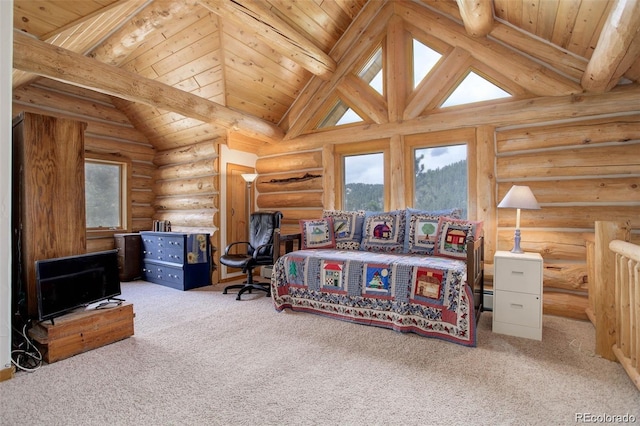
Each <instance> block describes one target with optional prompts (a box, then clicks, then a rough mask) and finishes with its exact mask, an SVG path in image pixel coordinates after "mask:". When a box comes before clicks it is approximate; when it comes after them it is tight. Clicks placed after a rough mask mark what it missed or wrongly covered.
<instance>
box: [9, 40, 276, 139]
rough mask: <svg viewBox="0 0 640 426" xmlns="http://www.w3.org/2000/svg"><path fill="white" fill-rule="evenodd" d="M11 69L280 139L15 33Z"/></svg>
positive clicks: (258, 125)
mask: <svg viewBox="0 0 640 426" xmlns="http://www.w3.org/2000/svg"><path fill="white" fill-rule="evenodd" d="M13 35H14V67H15V68H18V69H21V70H23V71H28V72H32V73H34V74H38V75H42V76H46V77H49V78H53V79H55V80H59V81H65V82H69V83H71V84H74V85H79V86H82V87H85V88H91V89H93V90H96V91H98V92H101V93H106V94H109V95H112V96H116V97H119V98H123V99H126V100H129V101H133V102H140V103H144V104H146V105H151V106H155V107H158V108H162V109H167V110H170V111H175V112H179V113H181V114H183V115H185V116H187V117H192V118H197V119H198V120H201V121H203V122H206V123H216V124H217V125H221V126H223V127H226V128H231V129H233V130H235V131H240V132H243V133H247V134H249V135H250V136H252V137H256V138H258V139H261V140H265V141H267V142H273V141H278V140H282V138H283V136H284V132H283V131H282V129H280V128H279V127H277V126H276V125H274V124H273V123H269V122H266V121H264V120H261V119H258V118H256V117H252V116H250V115H248V114H243V113H241V112H239V111H235V110H232V109H229V108H227V107H224V106H222V105H219V104H216V103H214V102H211V101H207V100H205V99H202V98H199V97H198V96H195V95H192V94H190V93H186V92H183V91H181V90H178V89H174V88H173V87H170V86H167V85H165V84H162V83H159V82H156V81H153V80H148V79H144V78H141V77H140V76H138V75H136V74H134V73H131V72H128V71H125V70H121V69H119V68H116V67H113V66H110V65H107V64H103V63H102V62H99V61H96V60H94V59H91V58H86V57H84V56H82V55H80V54H77V53H74V52H71V51H68V50H66V49H62V48H59V47H58V48H57V47H54V46H51V45H50V44H47V43H45V42H41V41H39V40H36V39H34V38H32V37H29V36H28V35H26V34H24V33H22V32H20V31H14V34H13Z"/></svg>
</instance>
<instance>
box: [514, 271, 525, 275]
mask: <svg viewBox="0 0 640 426" xmlns="http://www.w3.org/2000/svg"><path fill="white" fill-rule="evenodd" d="M511 273H512V274H518V275H522V274H524V272H522V271H511Z"/></svg>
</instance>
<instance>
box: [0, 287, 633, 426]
mask: <svg viewBox="0 0 640 426" xmlns="http://www.w3.org/2000/svg"><path fill="white" fill-rule="evenodd" d="M221 289H222V286H214V287H206V288H202V289H196V290H190V291H187V292H181V291H178V290H173V289H170V288H166V287H162V286H159V285H156V284H149V283H145V282H142V281H137V282H132V283H123V297H124V298H125V299H127V301H130V302H132V303H133V304H134V311H135V314H136V317H135V335H134V336H133V337H131V338H129V339H126V340H123V341H121V342H117V343H114V344H111V345H108V346H105V347H102V348H99V349H96V350H93V351H90V352H87V353H84V354H81V355H77V356H74V357H72V358H69V359H66V360H62V361H59V362H56V363H53V364H50V365H44V366H43V367H42V368H40V369H39V370H37V371H36V372H33V373H26V372H20V373H18V374H17V375H16V377H15V378H14V379H11V380H9V381H6V382H2V383H0V424H1V425H17V424H29V425H107V424H109V425H134V424H135V425H285V424H286V425H289V424H292V425H440V424H442V425H451V424H469V425H475V424H479V425H512V424H513V425H516V424H517V425H535V424H540V425H569V424H576V423H581V421H580V418H579V416H582V418H583V419H586V418H587V416H600V417H598V418H601V419H609V420H611V419H612V418H606V417H603V416H617V415H620V416H622V415H629V416H633V418H634V419H635V421H636V422H640V392H638V390H637V389H636V388H635V386H634V385H633V384H632V383H631V380H630V379H629V378H628V377H627V376H626V374H625V373H624V370H623V369H622V367H621V366H620V365H619V364H616V363H614V362H610V361H607V360H604V359H602V358H600V357H597V356H594V354H593V352H592V350H593V346H594V330H593V326H592V325H591V324H590V323H588V322H582V321H574V320H569V319H564V318H558V317H552V316H545V318H544V330H543V340H542V341H541V342H539V341H534V340H528V339H522V338H516V337H510V336H504V335H498V334H493V333H492V332H491V313H490V312H485V313H483V314H482V317H481V320H480V324H479V327H478V341H479V344H478V347H477V348H466V347H463V346H459V345H456V344H453V343H448V342H444V341H439V340H434V339H428V338H424V337H419V336H416V335H413V334H401V333H397V332H394V331H391V330H387V329H380V328H376V327H367V326H363V325H357V324H351V323H347V322H342V321H338V320H335V319H330V318H324V317H320V316H316V315H312V314H306V313H294V312H290V311H285V312H281V313H278V312H276V311H275V310H274V309H273V306H272V304H271V300H270V299H269V298H266V297H264V293H254V294H253V295H246V296H243V297H244V300H243V301H240V302H239V301H236V300H235V295H232V294H228V295H223V294H222V293H221ZM596 419H597V418H596ZM576 420H578V421H576Z"/></svg>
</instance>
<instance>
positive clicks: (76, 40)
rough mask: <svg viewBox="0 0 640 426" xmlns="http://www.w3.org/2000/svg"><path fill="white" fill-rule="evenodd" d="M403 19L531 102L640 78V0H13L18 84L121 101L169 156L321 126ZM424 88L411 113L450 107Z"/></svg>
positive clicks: (450, 57)
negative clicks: (360, 66)
mask: <svg viewBox="0 0 640 426" xmlns="http://www.w3.org/2000/svg"><path fill="white" fill-rule="evenodd" d="M394 19H400V20H401V21H402V22H403V25H402V26H401V27H400V28H402V30H403V31H406V32H409V33H411V34H412V35H413V36H414V37H415V38H418V39H422V40H423V41H424V42H426V43H427V44H435V45H438V46H437V47H439V48H440V49H441V50H443V51H444V53H446V54H445V55H444V60H445V61H448V66H449V67H452V66H456V64H458V65H459V66H461V65H460V64H462V63H464V64H465V66H467V65H468V64H470V63H473V62H475V63H476V64H477V68H478V69H479V70H480V71H483V72H485V74H486V75H488V76H490V77H492V79H493V81H495V82H497V83H498V84H500V85H501V86H503V87H504V88H505V89H508V90H509V91H510V92H511V93H513V94H514V95H516V96H520V97H531V96H553V95H566V94H568V93H579V92H582V91H591V92H605V91H609V90H612V89H613V88H615V87H616V86H618V85H621V84H629V83H637V82H638V80H639V79H640V33H639V30H640V0H493V1H483V0H457V1H454V0H437V1H436V0H422V1H419V0H413V1H412V0H173V1H172V0H14V28H15V31H14V74H13V86H14V91H15V92H17V93H19V91H20V90H21V88H22V87H26V86H27V85H29V84H33V83H34V82H37V80H38V79H40V78H48V79H53V80H57V81H61V82H64V83H67V84H70V85H72V86H79V87H83V88H88V89H91V90H94V91H96V92H99V93H102V94H106V95H109V96H111V97H112V99H113V104H114V105H115V106H116V107H117V108H119V109H120V110H121V111H123V112H124V113H125V114H126V115H127V116H128V117H129V119H130V121H131V122H132V123H133V124H134V125H135V126H136V127H137V128H138V129H139V130H141V131H142V132H144V134H145V135H146V136H147V138H148V139H149V141H150V142H151V143H152V144H154V145H155V146H156V147H159V148H166V147H171V146H180V145H183V144H186V143H187V142H189V143H193V142H195V141H198V140H205V139H210V138H212V137H216V136H218V135H219V136H222V137H227V135H228V134H234V135H236V137H238V138H245V139H246V140H248V141H256V142H258V143H279V142H281V141H282V140H286V139H291V138H292V137H295V136H297V135H300V134H304V133H308V132H311V131H314V130H313V129H314V127H315V122H314V120H317V119H318V117H319V114H321V112H322V108H326V105H324V104H323V102H324V101H325V99H326V98H327V97H329V96H335V94H336V93H338V92H339V93H340V94H341V96H342V97H343V98H349V96H350V93H362V90H363V89H362V88H360V87H359V86H358V83H357V82H354V81H353V78H352V77H351V74H350V73H351V72H353V69H352V68H353V66H354V64H357V63H359V62H362V60H366V55H370V54H371V49H372V48H374V47H375V46H377V45H380V43H381V42H382V40H383V38H384V37H385V36H386V37H388V34H389V31H393V25H394V24H393V22H394V21H393V20H394ZM388 28H392V29H391V30H389V29H388ZM394 48H396V49H397V48H399V46H394V45H393V44H390V43H389V42H387V48H386V49H387V50H388V51H392V50H393V49H394ZM467 56H468V57H469V58H470V59H469V60H463V59H464V57H467ZM461 58H462V59H461ZM505 63H507V64H508V65H507V66H505ZM505 69H508V70H509V71H505ZM432 74H434V75H432V76H431V78H439V79H442V78H443V76H442V73H441V75H437V72H434V73H432ZM427 78H429V76H428V77H427ZM424 86H425V87H424V88H417V89H416V90H418V93H417V94H413V95H409V98H410V99H409V100H410V101H411V102H413V105H412V108H413V113H410V115H412V116H415V115H416V114H418V113H420V112H421V111H423V108H425V107H426V106H427V104H428V102H427V101H423V99H426V100H428V101H429V100H431V101H433V102H436V100H437V95H436V94H434V93H432V92H430V89H429V88H428V86H429V85H427V84H425V85H424ZM411 96H413V97H414V98H419V99H420V100H414V99H412V98H411ZM365 98H366V97H365ZM367 105H369V106H371V108H370V109H371V111H372V112H371V114H370V117H369V118H370V119H371V120H373V121H377V120H385V119H387V120H388V119H389V117H392V116H393V114H392V113H391V112H390V111H385V112H384V114H382V115H383V116H384V117H381V114H380V113H379V111H378V112H375V111H374V110H375V109H376V100H375V98H374V97H372V98H371V101H370V102H369V103H367V104H366V105H365V106H364V109H366V106H367ZM377 109H378V110H380V109H381V108H377ZM404 114H405V117H404V118H405V119H406V118H407V117H406V115H407V111H405V112H404ZM402 116H403V114H396V117H397V118H398V119H401V118H402ZM392 118H393V117H392Z"/></svg>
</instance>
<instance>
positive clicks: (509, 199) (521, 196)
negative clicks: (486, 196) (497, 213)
mask: <svg viewBox="0 0 640 426" xmlns="http://www.w3.org/2000/svg"><path fill="white" fill-rule="evenodd" d="M498 208H511V209H516V233H515V245H514V246H513V248H512V249H511V253H524V251H523V250H522V249H521V248H520V209H527V210H539V209H540V205H539V204H538V201H537V200H536V197H535V196H534V195H533V192H531V189H530V188H529V187H528V186H520V185H513V186H512V187H511V189H510V190H509V192H507V195H505V196H504V198H503V199H502V201H500V204H498Z"/></svg>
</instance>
